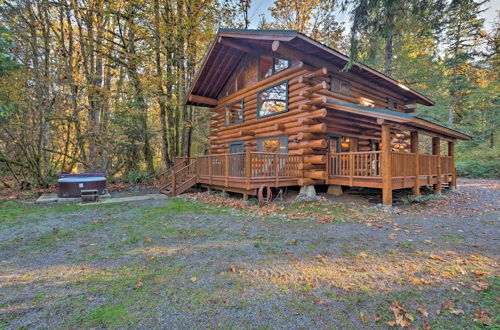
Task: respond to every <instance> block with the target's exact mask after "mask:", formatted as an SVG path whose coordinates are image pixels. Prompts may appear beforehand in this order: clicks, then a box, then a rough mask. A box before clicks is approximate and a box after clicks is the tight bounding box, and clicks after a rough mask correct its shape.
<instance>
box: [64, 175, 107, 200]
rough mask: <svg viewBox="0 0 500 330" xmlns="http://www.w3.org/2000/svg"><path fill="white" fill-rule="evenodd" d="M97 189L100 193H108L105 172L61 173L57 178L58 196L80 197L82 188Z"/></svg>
mask: <svg viewBox="0 0 500 330" xmlns="http://www.w3.org/2000/svg"><path fill="white" fill-rule="evenodd" d="M93 189H96V190H97V192H98V193H99V195H104V194H106V192H107V190H106V175H105V173H81V174H67V173H61V175H60V177H59V179H58V180H57V197H80V196H81V191H82V190H93Z"/></svg>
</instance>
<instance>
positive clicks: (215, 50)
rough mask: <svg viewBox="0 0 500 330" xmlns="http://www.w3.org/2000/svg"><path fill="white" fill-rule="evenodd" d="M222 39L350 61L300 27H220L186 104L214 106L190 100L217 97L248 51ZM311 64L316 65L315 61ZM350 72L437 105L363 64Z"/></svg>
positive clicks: (341, 63) (342, 63)
mask: <svg viewBox="0 0 500 330" xmlns="http://www.w3.org/2000/svg"><path fill="white" fill-rule="evenodd" d="M221 38H227V39H231V40H237V41H238V42H239V43H241V44H242V45H243V46H244V47H248V48H253V49H259V48H261V49H262V48H264V49H269V51H271V45H272V43H273V41H276V40H277V41H280V42H284V43H286V44H287V45H290V46H292V47H294V48H296V49H298V50H300V51H301V52H303V53H304V54H306V55H308V56H314V57H317V58H319V59H322V60H324V61H327V62H329V63H332V64H334V65H337V66H339V67H344V66H345V65H346V64H348V63H349V61H350V59H349V57H348V56H347V55H345V54H342V53H341V52H339V51H337V50H335V49H332V48H330V47H328V46H326V45H324V44H322V43H320V42H318V41H316V40H314V39H312V38H310V37H308V36H307V35H305V34H303V33H300V32H298V31H296V30H251V29H220V30H219V31H218V32H217V35H216V36H215V38H214V40H213V41H212V43H211V45H210V47H209V50H208V52H207V53H206V55H205V57H204V59H203V61H202V64H201V66H200V69H199V70H198V72H197V74H196V76H195V78H194V80H193V82H192V84H191V87H190V89H189V90H188V93H186V99H185V103H186V104H193V105H200V106H214V104H211V103H210V102H207V103H200V102H192V101H189V97H190V96H191V95H197V96H201V97H204V98H208V99H216V98H217V96H218V95H219V93H220V92H221V90H222V88H223V87H224V85H225V83H226V82H227V80H228V78H229V76H230V75H231V73H232V72H233V70H234V69H235V68H236V66H237V65H238V63H239V61H240V60H241V58H242V57H243V56H244V55H245V53H246V52H245V51H244V50H242V49H235V48H232V47H229V46H227V45H225V44H224V43H221V42H219V41H220V40H221ZM304 62H307V61H304ZM309 64H312V65H314V63H309ZM349 71H350V72H352V73H355V74H358V75H359V76H361V77H363V78H365V79H367V80H369V81H372V82H374V83H377V84H379V85H381V86H383V87H386V88H390V89H393V90H395V91H397V92H398V93H400V94H402V95H404V96H405V97H406V98H408V99H409V100H414V101H415V102H416V103H419V104H423V105H434V104H435V103H434V101H432V100H431V99H430V98H429V97H427V96H425V95H423V94H422V93H419V92H417V91H415V90H413V89H411V88H410V87H408V86H405V85H404V84H402V83H400V82H398V81H396V80H395V79H394V78H392V77H390V76H388V75H386V74H384V73H382V72H379V71H377V70H375V69H373V68H371V67H369V66H367V65H364V64H362V63H359V62H354V63H353V65H352V67H351V68H350V69H349Z"/></svg>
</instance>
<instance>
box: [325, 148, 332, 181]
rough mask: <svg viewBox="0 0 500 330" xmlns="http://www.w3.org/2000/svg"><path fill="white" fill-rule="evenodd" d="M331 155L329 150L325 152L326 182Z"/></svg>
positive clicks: (328, 176) (328, 175)
mask: <svg viewBox="0 0 500 330" xmlns="http://www.w3.org/2000/svg"><path fill="white" fill-rule="evenodd" d="M331 157H332V154H331V151H327V152H326V184H328V180H329V179H330V166H331V165H330V162H331V159H330V158H331Z"/></svg>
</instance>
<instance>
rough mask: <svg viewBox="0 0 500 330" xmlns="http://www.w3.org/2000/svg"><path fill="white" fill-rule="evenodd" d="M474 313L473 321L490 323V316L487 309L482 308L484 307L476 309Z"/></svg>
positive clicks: (484, 323)
mask: <svg viewBox="0 0 500 330" xmlns="http://www.w3.org/2000/svg"><path fill="white" fill-rule="evenodd" d="M474 314H475V318H474V322H480V323H482V324H483V325H490V324H491V317H490V315H489V313H488V311H487V310H484V309H483V310H477V311H474Z"/></svg>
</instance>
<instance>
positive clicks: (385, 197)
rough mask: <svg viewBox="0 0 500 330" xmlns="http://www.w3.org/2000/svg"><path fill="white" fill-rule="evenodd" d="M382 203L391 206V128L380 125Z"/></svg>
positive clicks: (387, 125) (386, 125)
mask: <svg viewBox="0 0 500 330" xmlns="http://www.w3.org/2000/svg"><path fill="white" fill-rule="evenodd" d="M381 142H382V159H381V162H382V168H381V169H382V203H383V204H384V205H392V162H391V127H390V126H389V124H382V140H381Z"/></svg>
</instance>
